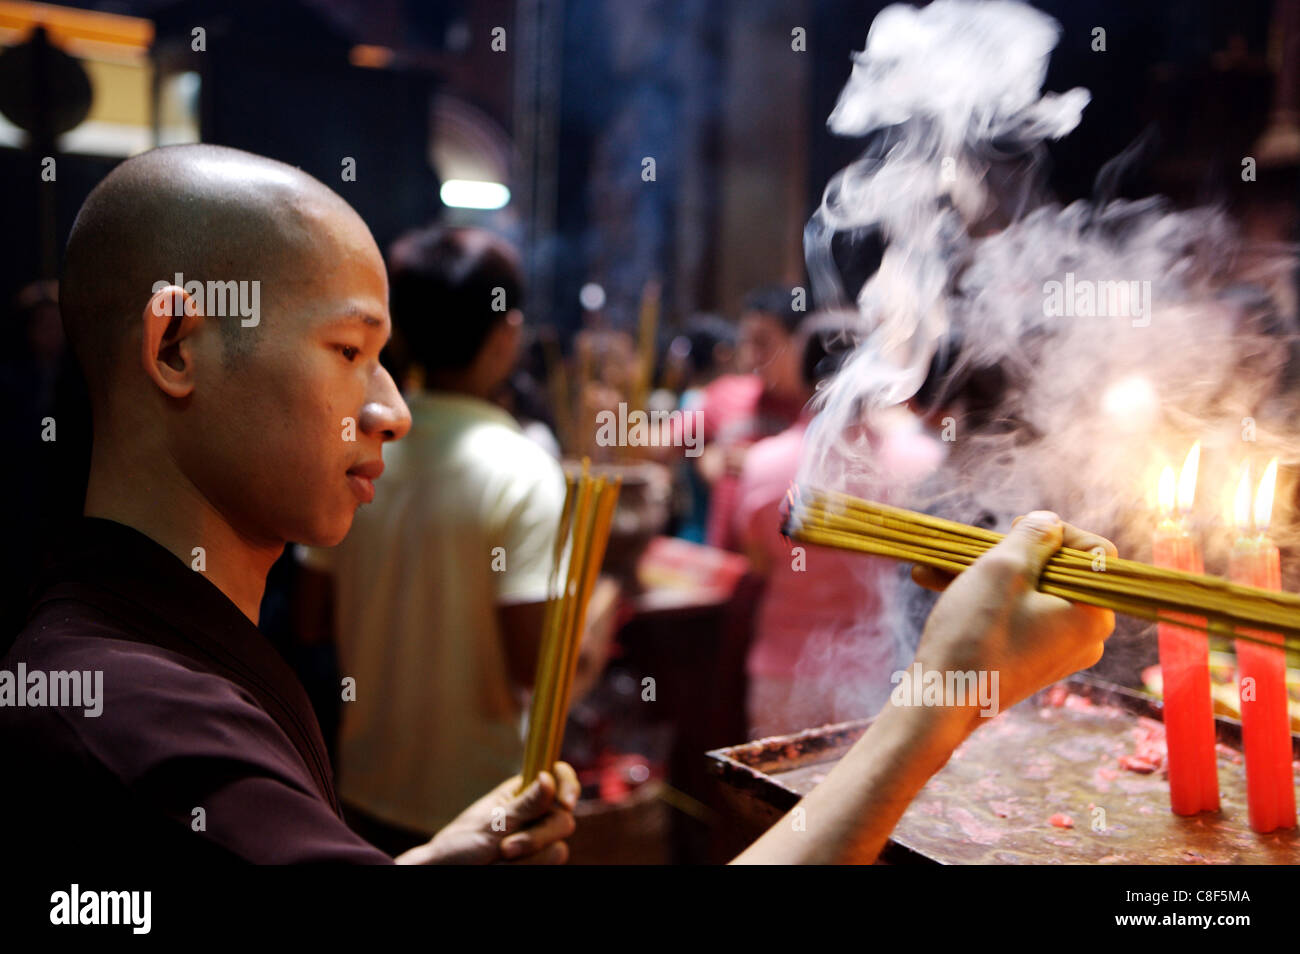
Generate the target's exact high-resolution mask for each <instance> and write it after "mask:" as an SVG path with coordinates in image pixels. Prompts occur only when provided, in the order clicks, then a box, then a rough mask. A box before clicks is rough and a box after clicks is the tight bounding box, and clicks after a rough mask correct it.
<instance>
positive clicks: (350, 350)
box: [337, 345, 361, 361]
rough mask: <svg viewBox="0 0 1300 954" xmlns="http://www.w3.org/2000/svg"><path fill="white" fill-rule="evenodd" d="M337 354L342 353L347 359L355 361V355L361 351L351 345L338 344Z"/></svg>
mask: <svg viewBox="0 0 1300 954" xmlns="http://www.w3.org/2000/svg"><path fill="white" fill-rule="evenodd" d="M337 347H338V349H339V354H341V355H343V357H344V358H346V359H347V360H348V361H355V360H356V359H357V355H359V354H360V353H361V349H360V348H354V347H353V346H352V345H338V346H337Z"/></svg>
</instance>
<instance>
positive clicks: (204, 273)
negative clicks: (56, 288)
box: [60, 144, 410, 552]
mask: <svg viewBox="0 0 1300 954" xmlns="http://www.w3.org/2000/svg"><path fill="white" fill-rule="evenodd" d="M218 288H219V289H223V291H222V292H221V293H220V294H218V293H217V292H216V289H218ZM232 299H233V300H232ZM236 301H237V302H238V305H237V306H236V305H235V302H236ZM60 307H61V310H62V312H63V319H64V324H65V326H66V327H67V328H68V329H69V340H70V341H71V343H72V344H73V347H74V349H75V350H76V352H77V358H78V361H79V363H80V364H81V366H82V369H83V370H84V371H85V373H86V378H87V384H88V386H89V389H90V392H91V398H92V405H93V406H94V414H95V449H94V454H93V459H92V465H91V472H92V480H91V487H90V489H89V490H88V492H87V512H88V513H91V514H92V515H93V514H106V515H109V516H110V517H111V518H113V519H124V520H126V521H128V522H131V523H132V525H135V526H145V527H148V526H150V524H151V522H157V523H160V524H162V525H166V526H179V527H182V528H184V530H185V532H193V533H196V534H197V533H199V532H200V531H201V529H202V528H204V527H206V526H210V525H211V524H212V523H213V522H214V521H216V522H225V523H226V524H228V525H229V527H230V528H231V529H232V530H233V531H234V532H235V533H236V534H237V535H238V536H239V537H240V538H241V539H242V540H243V541H244V542H245V543H247V544H249V545H250V546H254V547H259V548H262V549H265V550H268V551H273V550H275V548H276V547H278V546H282V545H283V544H284V543H285V542H290V541H293V542H302V543H308V544H315V545H322V546H329V545H333V544H335V543H338V542H339V541H340V540H341V539H342V538H343V537H344V535H345V534H346V533H347V531H348V528H349V527H350V526H351V524H352V518H353V515H354V514H355V513H356V509H357V507H358V506H360V505H361V504H363V503H366V502H368V501H369V500H370V499H371V497H372V496H373V494H374V484H373V482H374V481H375V479H376V478H377V477H378V475H379V471H380V470H381V469H382V463H381V462H382V458H383V455H382V447H383V444H384V442H385V441H389V440H395V439H397V438H400V437H401V436H402V435H403V434H405V433H406V431H407V429H408V427H409V426H410V416H409V412H408V411H407V408H406V405H405V403H404V402H403V401H402V398H401V396H400V395H399V393H398V391H397V387H396V386H395V385H394V383H393V380H392V378H390V377H389V375H388V372H387V371H385V370H384V368H383V366H382V365H380V363H379V353H380V350H381V349H382V348H383V346H384V344H385V342H386V341H387V339H388V336H389V333H390V327H391V325H390V321H389V316H388V281H387V277H386V274H385V269H384V261H383V258H382V256H381V255H380V253H379V249H378V247H377V246H376V245H375V241H374V239H373V238H372V237H371V235H370V230H369V229H367V228H366V225H365V223H364V222H362V220H361V217H360V216H359V215H357V213H356V212H355V211H354V210H353V209H352V207H351V206H349V205H348V203H347V202H346V201H344V200H343V199H342V198H341V197H340V196H339V195H338V194H337V193H335V192H334V191H333V190H331V189H329V188H328V187H327V186H325V185H324V184H323V183H321V182H319V181H318V180H316V179H313V178H312V177H310V176H308V175H306V174H305V173H303V172H302V171H301V170H299V169H296V168H294V167H292V166H289V165H286V164H284V163H280V162H276V161H274V160H271V159H267V158H264V157H261V156H255V155H252V154H251V153H246V152H242V151H240V150H236V149H228V148H225V147H222V146H213V145H203V144H194V145H187V146H171V147H164V148H161V149H155V150H151V151H150V152H147V153H142V154H141V155H139V156H135V157H132V158H131V159H128V160H126V161H125V162H123V163H122V164H121V165H119V166H118V167H117V168H116V169H114V170H113V171H112V172H111V173H110V174H109V175H108V176H106V177H105V178H104V180H103V181H102V182H101V183H100V184H99V185H98V186H96V187H95V189H94V190H92V192H91V194H90V195H89V196H88V197H87V198H86V201H85V202H84V203H83V204H82V207H81V211H80V212H79V213H78V215H77V221H76V223H75V224H74V225H73V229H72V234H71V236H70V237H69V240H68V247H67V251H66V253H65V261H64V282H63V288H62V293H61V296H60ZM151 518H156V520H151ZM155 529H156V528H155ZM177 546H178V547H179V548H180V550H181V551H182V552H184V551H186V550H187V549H188V548H187V547H185V546H184V540H183V539H182V540H180V541H179V542H178V544H177Z"/></svg>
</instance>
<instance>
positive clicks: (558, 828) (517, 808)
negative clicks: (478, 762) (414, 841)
mask: <svg viewBox="0 0 1300 954" xmlns="http://www.w3.org/2000/svg"><path fill="white" fill-rule="evenodd" d="M521 781H522V779H521V778H520V777H519V776H518V775H516V776H515V777H513V778H510V779H507V780H506V781H504V782H502V783H501V784H500V785H498V786H497V787H496V788H494V789H493V790H492V791H491V792H489V793H488V794H486V795H484V796H483V797H482V798H480V799H479V800H478V801H477V802H475V803H474V804H473V805H471V806H470V807H469V808H467V809H465V811H463V812H461V813H460V815H458V816H457V817H456V819H455V820H454V821H453V822H452V823H451V824H449V825H448V826H447V827H446V828H444V829H443V830H442V831H440V832H438V834H436V835H434V836H433V839H432V841H430V842H429V844H428V849H429V857H428V858H427V861H428V863H432V864H461V865H475V864H492V863H493V862H517V863H520V864H542V865H547V864H550V865H560V864H564V862H565V861H567V860H568V858H569V846H568V845H567V844H565V842H564V839H566V838H568V837H569V836H570V835H572V834H573V831H574V828H575V822H574V820H573V809H574V806H576V805H577V804H578V794H579V792H580V791H581V789H580V786H579V784H578V776H577V773H575V772H574V771H573V768H572V767H571V766H570V765H569V764H568V763H567V762H557V763H556V764H555V773H554V774H551V773H550V772H542V773H541V774H540V775H539V776H538V777H537V779H536V781H534V782H533V784H531V785H529V786H528V787H527V788H526V789H524V791H522V792H520V791H519V785H520V783H521Z"/></svg>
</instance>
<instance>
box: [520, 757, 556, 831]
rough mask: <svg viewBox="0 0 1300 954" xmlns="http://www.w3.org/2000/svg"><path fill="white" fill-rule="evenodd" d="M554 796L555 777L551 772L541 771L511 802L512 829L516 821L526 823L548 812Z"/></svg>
mask: <svg viewBox="0 0 1300 954" xmlns="http://www.w3.org/2000/svg"><path fill="white" fill-rule="evenodd" d="M554 797H555V777H554V776H553V775H551V773H550V772H541V773H539V774H538V776H537V779H536V781H534V782H533V784H532V785H529V786H528V787H527V788H526V789H524V790H523V791H522V792H520V793H519V794H518V795H517V796H516V797H515V798H514V800H513V801H512V802H511V803H510V806H509V808H508V813H509V822H510V823H511V825H512V827H511V828H510V830H511V831H513V830H514V824H515V823H518V824H524V823H527V822H530V821H532V820H533V819H534V818H537V817H538V816H540V815H544V814H546V812H547V811H548V810H549V809H550V807H551V801H552V799H554Z"/></svg>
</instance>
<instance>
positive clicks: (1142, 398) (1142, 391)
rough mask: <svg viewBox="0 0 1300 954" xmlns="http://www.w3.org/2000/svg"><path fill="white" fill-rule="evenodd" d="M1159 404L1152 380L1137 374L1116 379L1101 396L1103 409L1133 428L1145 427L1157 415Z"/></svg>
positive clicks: (1122, 423)
mask: <svg viewBox="0 0 1300 954" xmlns="http://www.w3.org/2000/svg"><path fill="white" fill-rule="evenodd" d="M1158 405H1159V399H1158V398H1157V396H1156V391H1155V388H1153V387H1152V386H1151V382H1150V381H1148V380H1147V379H1146V378H1143V377H1137V376H1134V377H1131V378H1124V379H1122V380H1120V381H1116V382H1115V383H1114V384H1112V385H1111V386H1110V387H1108V388H1107V389H1106V390H1105V392H1104V393H1103V394H1102V396H1101V409H1102V410H1103V411H1105V412H1106V413H1107V414H1109V415H1110V416H1111V417H1114V418H1117V419H1118V421H1119V423H1120V425H1121V426H1123V427H1125V428H1131V429H1133V430H1139V429H1141V428H1143V426H1144V425H1145V424H1147V423H1148V422H1149V421H1150V420H1151V419H1152V418H1153V417H1154V416H1155V412H1156V409H1157V407H1158Z"/></svg>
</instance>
